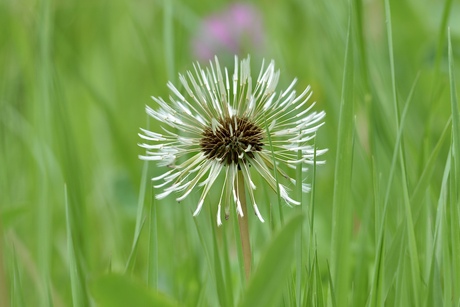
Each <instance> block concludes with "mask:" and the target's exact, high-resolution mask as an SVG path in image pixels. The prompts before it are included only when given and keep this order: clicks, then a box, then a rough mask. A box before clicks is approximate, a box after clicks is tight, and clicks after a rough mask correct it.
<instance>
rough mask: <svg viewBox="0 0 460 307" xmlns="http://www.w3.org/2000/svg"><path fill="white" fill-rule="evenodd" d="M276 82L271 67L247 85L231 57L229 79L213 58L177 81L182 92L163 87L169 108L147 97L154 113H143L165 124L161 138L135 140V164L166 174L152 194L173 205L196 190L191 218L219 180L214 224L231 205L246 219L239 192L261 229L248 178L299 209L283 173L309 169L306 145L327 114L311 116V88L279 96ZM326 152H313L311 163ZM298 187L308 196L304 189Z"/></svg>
mask: <svg viewBox="0 0 460 307" xmlns="http://www.w3.org/2000/svg"><path fill="white" fill-rule="evenodd" d="M279 75H280V74H279V70H275V64H274V61H271V62H270V63H269V64H268V65H267V66H266V67H265V65H264V62H263V63H262V67H261V69H260V73H259V76H258V78H257V80H256V82H253V79H252V77H251V70H250V59H249V57H247V58H246V59H243V60H242V61H241V62H239V61H238V58H237V57H235V65H234V70H233V73H232V74H230V72H229V71H228V70H227V68H223V69H222V68H221V66H220V65H219V61H218V59H217V57H216V58H215V61H214V62H210V65H209V66H208V67H206V68H201V66H200V64H198V63H197V64H195V65H194V72H190V71H188V72H187V73H186V74H185V75H181V74H180V75H179V80H180V83H181V86H182V87H183V91H182V92H181V91H179V90H178V89H177V88H176V86H175V85H173V84H172V83H171V82H169V83H168V88H169V89H170V91H171V96H170V98H169V103H168V102H166V101H165V100H164V99H162V98H157V97H152V98H153V100H154V101H155V102H156V103H157V104H158V105H159V109H158V110H154V109H152V108H150V107H149V106H147V107H146V112H147V114H148V115H150V116H152V117H153V118H154V119H156V120H157V121H158V122H160V123H162V124H164V125H163V127H162V129H163V133H157V132H152V131H149V130H146V129H141V131H142V133H140V134H139V135H140V137H141V138H142V139H144V140H145V141H146V142H145V143H142V144H140V146H141V147H143V148H145V149H146V153H145V155H142V156H140V158H141V159H143V160H152V161H157V162H158V165H160V166H167V167H169V170H168V171H166V172H165V173H163V174H162V175H160V176H158V177H156V178H152V180H153V181H154V182H156V183H155V188H160V189H162V190H161V193H159V194H158V195H157V196H156V197H157V198H158V199H162V198H165V197H166V196H168V195H170V194H171V193H175V194H176V195H177V201H182V200H184V199H185V198H186V197H187V196H188V195H189V194H190V193H191V192H192V191H194V190H198V189H200V190H201V196H200V198H199V201H198V204H197V206H196V209H195V211H194V213H193V215H194V216H195V215H197V214H198V213H199V212H200V210H201V209H202V207H203V204H204V202H205V200H206V197H207V196H208V195H209V193H210V190H211V188H212V187H214V186H215V183H216V182H218V178H219V177H220V178H223V187H222V189H219V188H218V191H221V192H220V197H219V200H218V202H217V224H218V225H221V224H222V219H221V215H222V213H221V208H222V207H223V206H224V207H225V217H226V218H228V216H229V212H230V208H231V207H232V205H234V208H235V209H236V212H237V214H238V215H240V216H241V217H243V216H244V211H246V208H245V206H246V200H245V196H244V194H245V193H244V191H243V190H246V191H247V192H248V195H249V202H250V203H251V204H252V207H253V210H254V212H255V214H256V215H257V217H258V218H259V220H260V221H262V222H263V221H264V219H263V217H262V214H261V213H260V211H259V208H258V206H257V202H256V198H255V195H254V190H255V189H256V182H258V181H256V180H254V176H259V177H261V178H263V180H264V181H265V182H266V183H267V184H268V186H269V187H270V188H271V189H272V190H273V191H275V192H278V193H279V195H280V197H281V198H282V199H283V200H284V201H285V202H286V203H287V204H288V205H298V204H299V202H298V201H296V200H294V199H292V198H291V197H290V196H289V186H290V185H296V184H297V182H296V180H295V179H294V178H292V177H290V176H289V175H288V173H289V172H288V171H287V169H286V168H296V167H298V166H301V167H302V170H303V171H306V170H307V167H306V166H308V164H312V163H313V161H314V159H315V157H314V155H315V149H314V148H313V147H312V146H311V145H309V143H310V141H311V140H312V139H313V138H314V137H315V135H316V131H317V130H318V128H319V127H320V126H322V125H323V124H324V122H323V119H324V116H325V113H324V112H323V111H321V112H315V111H312V108H313V106H314V103H313V104H311V105H307V103H308V100H309V98H310V97H311V95H312V92H311V90H310V86H308V87H307V88H306V89H305V90H304V91H303V92H301V93H300V94H299V95H297V93H296V91H295V90H294V85H295V84H296V80H294V81H293V82H292V83H291V84H290V85H289V86H288V87H287V89H285V90H284V91H281V92H279V93H277V91H276V86H277V83H278V79H279ZM325 151H326V150H316V155H320V154H323V153H324V152H325ZM316 162H317V163H322V161H316ZM275 172H276V173H277V174H275ZM300 184H301V185H302V191H304V192H308V190H309V189H310V187H309V185H308V184H307V183H305V182H301V183H300Z"/></svg>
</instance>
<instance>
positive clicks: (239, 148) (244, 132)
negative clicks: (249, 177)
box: [200, 116, 264, 165]
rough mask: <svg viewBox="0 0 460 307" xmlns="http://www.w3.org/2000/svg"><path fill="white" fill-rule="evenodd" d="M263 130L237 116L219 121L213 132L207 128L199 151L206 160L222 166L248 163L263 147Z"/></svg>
mask: <svg viewBox="0 0 460 307" xmlns="http://www.w3.org/2000/svg"><path fill="white" fill-rule="evenodd" d="M263 139H264V137H263V130H262V129H261V128H260V127H259V126H257V125H256V124H254V123H253V122H251V121H250V120H249V119H247V118H244V117H239V116H234V117H225V118H221V119H219V125H218V127H217V128H216V129H215V131H214V130H213V129H212V128H211V127H207V128H206V129H205V130H204V131H203V135H202V138H201V140H200V146H201V150H202V151H203V153H204V154H205V156H206V158H208V159H216V160H218V161H220V162H221V163H222V164H225V165H230V164H235V165H239V164H240V163H248V159H253V158H254V153H255V152H258V151H261V150H262V147H263V146H264V144H263V142H262V140H263Z"/></svg>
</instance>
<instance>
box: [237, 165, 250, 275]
mask: <svg viewBox="0 0 460 307" xmlns="http://www.w3.org/2000/svg"><path fill="white" fill-rule="evenodd" d="M238 198H239V200H240V202H241V208H242V210H243V214H244V216H241V217H240V218H239V219H238V225H239V228H240V238H241V247H242V249H243V259H244V272H245V274H246V280H248V279H249V276H250V274H251V261H252V254H251V244H250V242H249V227H248V209H247V206H246V193H245V190H244V177H243V173H242V172H241V171H239V172H238Z"/></svg>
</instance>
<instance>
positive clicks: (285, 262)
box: [240, 215, 304, 307]
mask: <svg viewBox="0 0 460 307" xmlns="http://www.w3.org/2000/svg"><path fill="white" fill-rule="evenodd" d="M303 217H304V216H303V215H296V216H295V217H294V218H292V219H291V220H290V221H288V222H287V223H286V224H285V225H284V226H283V227H282V229H281V231H280V232H279V233H278V234H277V235H276V236H275V237H274V238H273V240H272V242H271V243H270V245H269V247H268V249H267V250H266V251H265V253H264V254H263V255H262V257H261V259H260V262H259V265H258V266H257V269H256V271H255V272H254V275H253V276H252V279H251V280H250V283H249V286H248V289H247V291H246V293H245V296H244V297H243V301H242V302H241V304H240V306H241V307H251V306H278V304H279V302H280V300H281V297H282V293H283V292H282V290H283V287H282V286H280V285H282V284H283V282H286V281H287V277H288V276H289V274H290V272H291V270H290V268H291V263H292V261H293V257H290V256H292V254H293V252H294V242H295V238H296V236H295V235H296V233H297V232H298V231H300V227H301V223H302V220H303Z"/></svg>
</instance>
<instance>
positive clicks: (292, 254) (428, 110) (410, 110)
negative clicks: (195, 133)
mask: <svg viewBox="0 0 460 307" xmlns="http://www.w3.org/2000/svg"><path fill="white" fill-rule="evenodd" d="M251 3H252V4H253V5H254V7H256V8H257V9H258V10H260V13H261V15H262V17H263V23H264V31H265V43H264V45H263V47H260V48H259V49H258V50H251V49H248V50H245V52H248V53H251V56H252V57H251V60H252V65H253V66H254V67H259V66H260V63H261V59H262V58H265V59H266V60H269V59H274V60H275V61H276V64H277V67H278V68H280V70H281V80H280V89H281V88H286V86H287V85H288V84H289V82H290V81H291V80H292V79H293V78H294V77H297V78H298V80H299V82H298V84H297V85H296V89H297V90H298V91H301V90H303V88H305V87H306V86H307V85H308V84H311V85H312V89H313V91H314V95H313V97H312V101H317V104H316V106H315V110H318V111H320V110H325V111H326V113H327V116H326V124H325V125H324V126H323V127H321V128H320V129H319V131H318V133H317V137H316V139H315V140H314V142H315V146H316V147H317V148H318V149H322V148H328V149H329V151H328V152H327V154H326V155H324V156H322V157H321V158H325V159H326V161H327V162H326V164H325V165H313V166H311V167H310V171H309V173H308V176H307V177H306V178H302V176H303V175H302V172H301V170H300V169H299V168H298V169H295V170H291V171H292V174H291V175H292V176H293V177H296V179H297V182H302V181H304V182H309V183H311V185H312V190H311V192H310V193H309V194H305V193H302V191H301V186H300V185H298V186H297V187H296V186H292V187H291V189H292V191H291V194H292V195H294V196H296V197H297V199H301V205H300V206H298V207H294V208H291V207H288V206H286V205H285V204H284V203H283V202H282V201H281V199H280V197H279V196H278V195H277V193H275V192H274V191H272V190H270V189H269V188H268V187H265V186H264V185H263V184H257V182H256V184H257V186H258V189H257V190H256V191H255V193H256V198H257V200H258V204H259V207H260V210H261V213H262V214H263V216H264V217H265V220H266V222H265V223H261V222H259V221H258V219H257V217H256V216H255V215H254V214H251V210H252V208H248V209H249V214H248V222H249V235H250V241H251V247H252V253H253V259H252V261H253V262H252V267H253V269H252V273H251V274H252V275H251V277H250V278H249V280H248V281H246V279H245V271H244V265H243V258H244V257H243V251H242V249H241V245H240V244H241V242H240V234H239V228H238V221H237V220H236V213H235V212H234V210H232V211H231V215H230V217H229V220H228V221H224V223H223V225H222V226H220V227H217V225H216V223H215V216H216V211H217V201H212V199H216V200H217V199H218V197H219V195H220V194H219V193H220V191H219V189H216V190H215V191H211V195H210V198H209V199H208V200H207V201H206V202H205V204H204V207H203V210H202V212H201V213H200V214H199V215H198V216H196V217H193V216H192V213H193V211H194V210H195V206H196V204H197V201H198V198H199V194H198V193H199V192H196V193H192V194H191V195H190V196H189V197H187V198H186V199H185V200H184V201H182V202H181V203H178V202H176V201H175V199H174V197H168V198H166V199H164V200H157V199H155V194H156V192H157V191H155V190H153V188H152V184H151V181H150V179H149V178H151V177H153V176H158V175H160V174H161V173H162V172H164V169H163V168H160V167H158V166H156V165H155V164H154V163H147V162H143V161H141V160H139V159H138V155H139V154H142V150H141V149H140V148H139V147H138V146H137V143H138V142H140V139H139V137H138V136H137V133H138V132H139V127H148V128H149V129H151V130H155V131H159V129H160V127H159V124H158V123H157V122H154V120H152V119H150V120H149V119H148V118H147V116H146V115H145V111H144V109H145V105H146V104H148V105H150V106H152V107H154V108H156V107H157V106H156V105H155V102H154V101H152V100H151V99H150V98H149V97H150V96H156V97H158V96H161V97H168V95H169V93H168V89H167V86H166V83H167V82H168V80H171V81H172V82H176V81H177V80H178V75H177V74H178V73H184V72H185V71H186V70H189V69H192V63H193V62H194V61H195V60H196V59H195V57H194V55H193V54H192V52H191V48H190V40H191V38H192V37H193V36H194V35H195V34H196V33H197V31H198V28H199V22H200V20H201V19H202V18H203V16H206V15H208V14H210V13H211V12H214V11H216V10H221V9H222V8H223V7H225V5H227V4H228V3H227V2H226V1H211V0H203V1H185V0H181V1H180V0H174V1H167V0H165V1H152V2H136V1H121V0H117V1H112V2H103V1H89V0H83V1H75V2H71V1H53V0H38V1H33V0H25V1H3V2H1V3H0V26H1V29H2V31H1V32H2V35H0V142H1V143H0V169H1V175H0V201H1V203H0V306H9V305H10V306H219V305H221V306H459V305H460V209H459V202H460V195H459V191H460V189H459V178H460V156H459V155H460V113H459V107H458V97H457V88H458V82H457V81H456V80H458V73H459V67H460V24H459V22H458V20H457V19H456V18H455V16H458V15H459V14H460V6H459V5H458V3H457V2H454V1H452V0H446V1H415V0H403V1H390V0H381V1H376V0H370V1H359V0H351V1H349V2H347V1H343V2H341V1H300V0H299V1H297V0H293V1H272V2H268V1H262V0H260V1H252V2H251ZM245 55H246V54H242V55H241V56H245ZM219 56H220V60H221V62H222V63H225V64H227V63H232V61H233V60H232V57H229V58H226V56H227V55H225V54H221V55H219ZM230 70H232V69H231V68H230ZM255 77H256V76H255ZM219 180H221V181H222V178H220V179H219Z"/></svg>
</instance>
